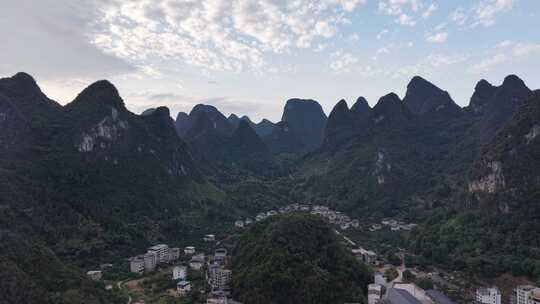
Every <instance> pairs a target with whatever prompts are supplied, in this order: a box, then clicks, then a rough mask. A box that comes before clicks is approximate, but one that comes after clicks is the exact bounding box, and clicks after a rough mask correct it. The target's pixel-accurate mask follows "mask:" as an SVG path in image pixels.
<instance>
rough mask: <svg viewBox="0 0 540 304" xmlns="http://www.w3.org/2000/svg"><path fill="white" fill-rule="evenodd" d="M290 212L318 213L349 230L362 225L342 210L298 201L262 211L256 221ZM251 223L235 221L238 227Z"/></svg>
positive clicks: (248, 220) (248, 219)
mask: <svg viewBox="0 0 540 304" xmlns="http://www.w3.org/2000/svg"><path fill="white" fill-rule="evenodd" d="M290 213H310V214H313V215H318V216H321V217H322V218H324V219H325V220H327V221H328V222H330V223H331V224H334V225H337V226H339V227H340V229H342V230H347V229H349V228H358V227H359V226H360V222H359V221H358V220H357V219H351V218H350V217H349V216H347V215H346V214H343V213H342V212H340V211H334V210H332V209H330V208H329V207H326V206H319V205H315V206H311V205H304V204H298V203H294V204H290V205H287V206H284V207H281V208H279V209H274V210H270V211H266V212H260V213H259V214H257V215H256V216H255V222H260V221H262V220H264V219H266V218H268V217H271V216H274V215H278V214H290ZM251 223H253V220H252V219H250V218H246V219H244V220H237V221H236V222H235V223H234V226H235V227H238V228H244V227H245V226H248V225H250V224H251Z"/></svg>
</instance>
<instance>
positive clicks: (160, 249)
mask: <svg viewBox="0 0 540 304" xmlns="http://www.w3.org/2000/svg"><path fill="white" fill-rule="evenodd" d="M148 252H155V253H156V254H157V263H166V262H169V246H168V245H166V244H159V245H155V246H152V247H150V248H148Z"/></svg>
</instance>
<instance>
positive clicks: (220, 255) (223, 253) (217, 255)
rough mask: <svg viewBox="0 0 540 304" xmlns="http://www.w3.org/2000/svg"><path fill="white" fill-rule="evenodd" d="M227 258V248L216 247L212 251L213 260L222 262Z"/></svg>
mask: <svg viewBox="0 0 540 304" xmlns="http://www.w3.org/2000/svg"><path fill="white" fill-rule="evenodd" d="M226 258H227V249H225V248H218V249H216V251H215V252H214V262H216V263H222V262H224V261H225V259H226Z"/></svg>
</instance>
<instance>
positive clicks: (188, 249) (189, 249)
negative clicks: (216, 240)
mask: <svg viewBox="0 0 540 304" xmlns="http://www.w3.org/2000/svg"><path fill="white" fill-rule="evenodd" d="M184 254H186V255H191V254H195V247H193V246H187V247H186V248H184Z"/></svg>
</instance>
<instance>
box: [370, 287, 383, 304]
mask: <svg viewBox="0 0 540 304" xmlns="http://www.w3.org/2000/svg"><path fill="white" fill-rule="evenodd" d="M381 297H382V286H381V285H379V284H369V285H368V304H376V303H377V302H379V300H380V299H381Z"/></svg>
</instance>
